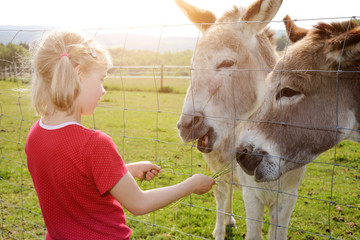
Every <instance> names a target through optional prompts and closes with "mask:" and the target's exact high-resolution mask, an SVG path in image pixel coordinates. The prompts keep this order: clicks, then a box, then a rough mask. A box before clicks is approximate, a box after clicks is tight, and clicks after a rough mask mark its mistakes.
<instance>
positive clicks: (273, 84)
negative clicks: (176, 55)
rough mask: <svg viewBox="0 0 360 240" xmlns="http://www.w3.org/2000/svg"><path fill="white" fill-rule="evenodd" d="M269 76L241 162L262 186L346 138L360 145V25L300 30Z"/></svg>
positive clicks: (246, 132)
mask: <svg viewBox="0 0 360 240" xmlns="http://www.w3.org/2000/svg"><path fill="white" fill-rule="evenodd" d="M285 20H286V25H287V30H288V34H289V35H290V40H291V41H293V42H296V43H294V45H293V46H290V47H289V49H288V53H287V54H286V55H284V56H283V58H282V59H280V60H279V61H278V63H277V64H276V66H275V68H274V70H273V72H272V73H271V74H269V76H268V79H267V80H268V88H267V92H266V94H265V100H264V103H263V104H262V106H261V107H260V108H259V109H258V110H257V111H256V113H255V114H254V115H253V116H252V117H251V118H250V120H249V122H247V123H246V124H244V125H243V127H244V128H243V131H242V134H241V136H240V138H239V143H238V146H239V147H238V149H237V152H238V153H237V161H238V163H239V164H240V165H241V167H242V168H243V169H244V170H245V171H246V172H247V173H248V174H250V175H255V179H256V180H257V181H271V180H276V179H278V178H279V177H280V176H281V175H282V174H283V173H285V172H287V171H290V170H292V169H295V168H298V167H300V166H304V165H305V164H307V163H309V162H311V161H312V160H314V159H315V158H316V157H317V156H318V155H319V154H321V153H322V152H324V151H325V150H328V149H330V148H331V147H333V146H335V145H336V144H337V143H339V142H340V141H342V140H343V139H351V140H355V141H359V139H360V138H359V136H360V134H359V123H360V94H359V93H360V72H359V70H360V26H356V25H355V23H354V22H351V21H350V22H349V21H347V22H342V23H332V24H325V23H320V24H318V25H317V26H315V28H314V29H312V30H305V29H302V28H298V27H297V26H296V25H294V24H293V22H291V21H290V18H286V19H285Z"/></svg>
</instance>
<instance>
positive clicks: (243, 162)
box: [236, 145, 264, 175]
mask: <svg viewBox="0 0 360 240" xmlns="http://www.w3.org/2000/svg"><path fill="white" fill-rule="evenodd" d="M256 152H257V151H256ZM261 153H263V151H261ZM263 156H264V155H262V154H256V153H254V147H253V146H252V145H246V146H242V147H239V148H238V149H237V151H236V161H237V162H238V164H239V165H240V166H241V168H242V169H243V170H244V171H245V172H246V173H247V174H249V175H254V172H255V169H256V167H257V166H258V165H259V164H260V162H261V161H262V158H263Z"/></svg>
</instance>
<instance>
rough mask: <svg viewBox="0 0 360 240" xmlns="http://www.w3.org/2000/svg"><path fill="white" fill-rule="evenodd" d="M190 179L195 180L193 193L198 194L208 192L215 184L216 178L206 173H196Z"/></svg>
mask: <svg viewBox="0 0 360 240" xmlns="http://www.w3.org/2000/svg"><path fill="white" fill-rule="evenodd" d="M189 180H190V181H193V182H194V185H193V186H194V190H193V193H195V194H198V195H201V194H204V193H207V192H208V191H210V189H211V188H212V186H213V185H214V184H215V180H214V179H212V178H211V177H209V176H206V175H204V174H195V175H193V176H192V177H190V178H189Z"/></svg>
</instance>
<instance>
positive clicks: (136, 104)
mask: <svg viewBox="0 0 360 240" xmlns="http://www.w3.org/2000/svg"><path fill="white" fill-rule="evenodd" d="M176 81H178V82H176V84H175V83H171V82H166V84H165V85H164V86H166V87H168V88H170V89H172V91H170V92H169V93H157V91H156V90H155V87H154V86H153V85H154V81H153V80H152V81H151V80H150V81H149V79H141V80H135V79H131V80H130V79H128V80H124V86H125V90H126V91H123V90H124V89H123V85H122V84H121V81H120V80H119V79H112V78H110V79H108V80H107V81H106V82H105V86H106V87H107V89H108V91H107V94H106V95H105V96H104V97H103V99H102V102H101V104H100V106H99V107H98V108H97V109H96V111H95V114H94V116H87V117H85V118H84V119H83V124H84V125H85V126H87V127H89V128H96V129H100V130H102V131H104V132H106V133H108V134H109V135H110V136H111V137H112V138H113V139H114V141H115V143H116V144H117V146H118V150H119V152H120V154H121V155H122V156H123V158H124V160H125V162H128V163H129V162H135V161H143V160H149V161H152V162H155V163H157V164H159V165H161V166H162V167H163V173H162V174H160V175H159V176H158V177H157V178H156V179H155V180H154V181H151V182H145V181H144V182H141V188H143V189H150V188H154V187H162V186H168V185H171V184H176V183H178V182H180V181H182V180H184V179H185V178H187V177H188V176H190V175H191V174H194V173H204V174H207V175H209V176H212V175H213V173H211V172H210V171H209V170H208V168H207V166H206V164H205V162H204V160H203V158H202V155H201V154H200V153H199V152H198V151H197V150H196V148H193V147H192V146H191V145H190V144H183V143H182V142H181V141H180V140H179V137H178V132H177V129H176V122H177V121H178V119H179V117H180V113H181V109H182V104H183V99H184V95H185V91H186V87H187V86H188V83H189V81H188V80H176ZM158 86H159V85H158ZM27 88H28V86H27V85H22V84H20V83H19V85H18V83H16V82H5V81H0V89H1V90H0V111H1V119H0V208H1V212H0V214H1V215H0V216H1V219H2V223H1V231H0V236H1V238H2V239H13V238H15V239H36V238H42V239H43V238H44V234H45V232H46V231H45V230H44V228H45V227H44V223H43V219H42V217H41V211H40V208H39V204H38V200H37V196H36V193H35V191H34V189H33V186H32V181H31V178H30V175H29V173H28V170H27V167H26V156H25V153H24V143H25V140H26V136H27V133H28V130H29V128H30V127H31V125H32V124H33V122H34V121H36V120H37V117H36V116H35V115H34V112H33V110H32V108H31V106H30V99H29V91H28V90H27ZM131 90H141V91H131ZM335 157H336V162H337V164H339V165H340V166H336V167H335V168H334V165H332V163H333V162H334V159H335ZM343 166H346V167H343ZM359 168H360V148H359V145H358V144H356V143H352V142H343V143H340V144H339V145H338V146H337V147H336V153H335V150H334V149H331V150H329V151H327V152H325V153H323V154H322V155H321V156H319V158H317V159H316V161H315V162H314V163H311V164H309V165H308V167H307V171H306V174H305V177H304V180H303V182H302V184H301V186H300V188H299V193H298V195H299V198H298V200H297V203H296V206H295V210H294V212H293V214H292V217H291V220H290V226H289V227H290V230H289V235H288V238H289V239H328V237H327V236H329V231H331V236H332V237H334V238H338V239H360V210H359V207H360V185H359V180H360V172H359V170H358V169H359ZM333 173H334V174H333ZM332 183H333V184H332ZM139 184H140V182H139ZM332 202H333V203H335V204H330V203H332ZM233 209H234V210H233V212H234V215H235V218H236V221H237V222H236V228H229V229H228V230H229V232H231V237H230V236H228V238H227V239H243V238H244V236H245V234H246V225H245V217H246V215H245V208H244V203H243V201H242V196H241V192H240V191H236V192H235V193H234V201H233ZM126 216H127V224H128V225H129V226H130V227H131V228H132V230H133V234H132V238H133V239H187V238H191V239H198V238H197V237H195V236H198V237H201V238H211V233H212V231H213V228H214V225H215V218H216V207H215V199H214V193H213V191H210V192H209V193H207V194H204V195H202V196H198V195H191V196H189V197H186V198H184V199H183V200H182V201H181V203H180V204H178V205H176V206H175V207H170V206H168V207H165V208H163V209H161V210H158V211H156V212H154V213H150V214H147V215H144V216H133V215H131V214H130V213H129V212H127V211H126ZM269 221H270V220H269V217H268V216H265V218H264V222H265V223H264V230H263V236H264V238H266V236H267V230H268V228H269V224H268V223H269ZM329 222H330V225H329ZM329 226H330V229H329ZM323 236H325V237H323Z"/></svg>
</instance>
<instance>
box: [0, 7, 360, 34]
mask: <svg viewBox="0 0 360 240" xmlns="http://www.w3.org/2000/svg"><path fill="white" fill-rule="evenodd" d="M253 1H254V0H187V2H189V3H191V4H192V5H195V6H197V7H200V8H204V9H208V10H211V11H212V12H213V13H214V14H215V15H216V16H221V14H222V13H223V12H225V11H227V10H230V9H231V8H232V6H233V5H236V6H249V5H250V4H251V3H252V2H253ZM1 9H2V11H1V14H0V25H16V26H24V25H41V26H43V25H45V26H52V27H59V28H79V29H88V28H126V27H142V28H144V29H146V27H148V26H164V25H166V26H176V25H182V26H184V28H186V29H189V32H188V33H185V31H184V33H183V32H181V31H182V30H180V28H174V31H179V33H180V32H181V33H180V34H179V35H182V34H185V35H189V36H191V35H193V34H196V32H195V30H196V29H195V27H194V26H192V25H191V23H190V21H189V20H188V19H187V18H186V17H185V15H184V14H183V13H182V12H181V11H180V9H179V8H178V7H177V5H176V4H175V2H174V1H173V0H127V1H124V0H101V1H94V0H57V1H54V0H2V4H1ZM286 14H289V15H290V16H291V17H292V18H293V19H299V20H300V19H318V18H325V19H327V18H338V17H351V16H357V17H359V18H360V0H297V1H296V0H284V1H283V4H282V6H281V8H280V10H279V12H278V14H277V15H276V16H275V18H274V19H273V20H275V21H279V23H272V25H273V26H272V27H273V28H274V29H283V24H282V23H280V22H281V20H282V18H283V17H284V16H285V15H286ZM343 20H344V19H343ZM317 21H319V20H315V21H303V20H302V21H299V22H298V23H297V24H298V25H299V26H301V27H310V26H311V25H313V24H315V23H316V22H317ZM325 21H329V20H325ZM175 29H177V30H175ZM191 29H192V30H193V31H192V32H191V31H190V30H191Z"/></svg>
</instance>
